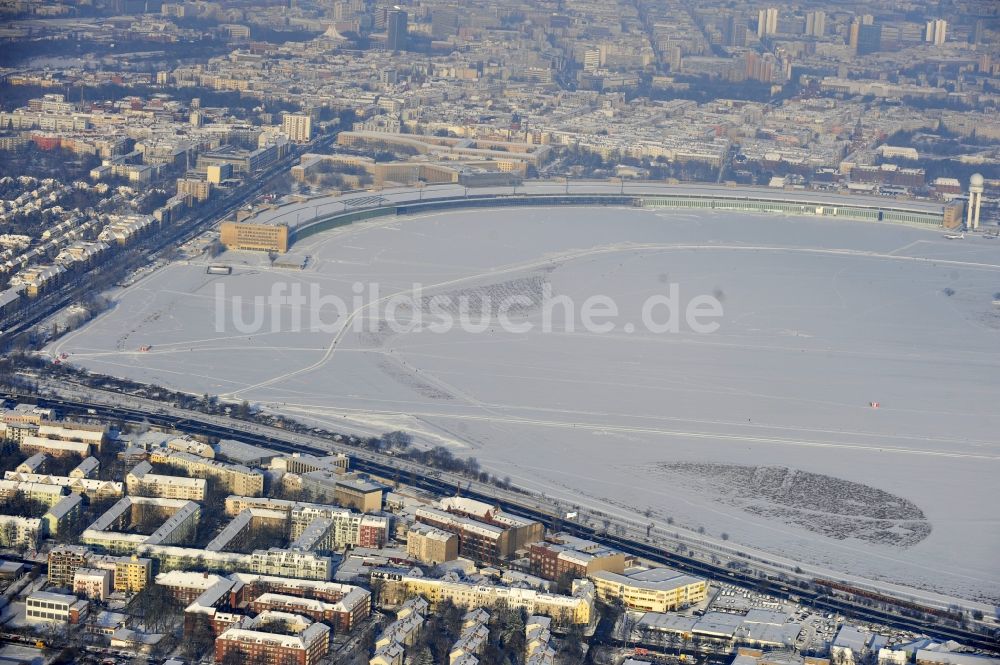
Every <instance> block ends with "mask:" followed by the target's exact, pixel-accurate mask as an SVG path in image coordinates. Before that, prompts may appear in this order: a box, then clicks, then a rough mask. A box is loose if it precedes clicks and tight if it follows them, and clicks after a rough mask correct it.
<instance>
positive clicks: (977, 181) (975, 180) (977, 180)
mask: <svg viewBox="0 0 1000 665" xmlns="http://www.w3.org/2000/svg"><path fill="white" fill-rule="evenodd" d="M969 184H970V185H972V186H973V187H982V186H983V176H982V174H981V173H973V174H972V177H971V178H969Z"/></svg>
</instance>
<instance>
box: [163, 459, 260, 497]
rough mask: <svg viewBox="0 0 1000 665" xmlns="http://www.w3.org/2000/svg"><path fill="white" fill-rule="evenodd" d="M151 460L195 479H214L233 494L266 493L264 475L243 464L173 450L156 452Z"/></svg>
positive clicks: (255, 494)
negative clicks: (175, 468)
mask: <svg viewBox="0 0 1000 665" xmlns="http://www.w3.org/2000/svg"><path fill="white" fill-rule="evenodd" d="M149 460H150V461H151V462H154V463H158V464H170V465H173V466H177V467H179V468H181V469H183V470H184V471H185V472H186V473H187V474H188V475H189V476H191V477H193V478H206V479H207V478H214V479H215V480H216V481H217V482H218V483H219V485H220V486H221V487H222V489H224V490H225V491H227V492H232V493H233V494H239V495H242V496H260V495H261V494H263V493H264V474H262V473H261V472H260V471H258V470H257V469H251V468H249V467H245V466H243V465H241V464H229V463H227V462H219V461H217V460H212V459H206V458H204V457H199V456H197V455H192V454H191V453H186V452H179V451H172V450H159V451H156V452H154V453H153V454H152V455H150V458H149Z"/></svg>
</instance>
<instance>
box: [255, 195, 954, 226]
mask: <svg viewBox="0 0 1000 665" xmlns="http://www.w3.org/2000/svg"><path fill="white" fill-rule="evenodd" d="M560 205H575V206H579V205H598V206H631V207H641V208H678V209H700V210H727V211H741V212H749V213H776V214H783V215H808V216H820V217H829V218H842V219H851V220H858V221H868V222H891V223H902V224H919V225H932V226H941V225H942V223H943V222H944V217H945V208H944V206H942V205H940V204H935V203H925V202H909V201H905V202H904V201H898V200H895V199H885V198H877V197H863V196H849V195H842V194H832V193H831V194H823V193H822V192H787V191H774V190H768V189H760V188H729V187H720V186H716V187H712V186H697V185H694V186H670V185H657V184H645V183H644V184H639V185H635V184H628V185H624V184H623V185H617V184H610V183H603V182H602V183H582V184H580V183H574V184H573V185H572V187H570V186H567V185H565V184H559V183H556V184H551V183H549V184H530V185H524V186H521V187H516V188H509V187H507V188H483V189H475V190H470V189H467V188H463V187H455V186H445V187H444V188H440V189H438V188H417V189H414V188H409V189H400V190H393V191H390V192H386V193H381V194H377V195H370V194H366V195H352V196H343V197H324V198H321V199H314V200H311V201H307V202H304V203H296V204H292V205H289V206H283V207H281V208H278V209H275V210H271V211H267V213H264V214H261V215H260V216H259V217H258V218H257V219H254V220H248V221H253V222H255V223H257V224H287V225H289V226H290V227H291V228H292V229H293V233H294V237H295V239H302V238H306V237H309V236H311V235H314V234H316V233H319V232H322V231H325V230H327V229H331V228H335V227H337V226H341V225H344V224H350V223H352V222H356V221H360V220H364V219H371V218H375V217H383V216H387V215H408V214H415V213H422V212H432V211H441V210H449V209H461V208H476V207H482V208H492V207H507V206H511V207H513V206H560Z"/></svg>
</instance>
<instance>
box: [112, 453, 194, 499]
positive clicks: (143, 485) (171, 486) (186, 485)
mask: <svg viewBox="0 0 1000 665" xmlns="http://www.w3.org/2000/svg"><path fill="white" fill-rule="evenodd" d="M152 470H153V465H152V464H150V463H149V462H140V463H139V464H137V465H136V466H135V468H133V469H132V470H131V471H129V473H128V475H126V476H125V487H126V488H127V489H128V493H129V494H137V495H141V496H154V497H162V498H165V499H187V500H190V501H203V500H204V499H205V486H206V484H207V483H206V481H205V479H204V478H186V477H184V476H167V475H160V474H155V473H152Z"/></svg>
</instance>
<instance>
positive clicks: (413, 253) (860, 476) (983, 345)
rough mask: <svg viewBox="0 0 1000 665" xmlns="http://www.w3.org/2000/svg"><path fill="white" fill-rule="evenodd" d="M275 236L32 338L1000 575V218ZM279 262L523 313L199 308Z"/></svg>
mask: <svg viewBox="0 0 1000 665" xmlns="http://www.w3.org/2000/svg"><path fill="white" fill-rule="evenodd" d="M293 252H295V253H296V254H299V255H308V256H309V257H310V260H309V263H308V266H307V268H306V269H305V270H304V271H300V270H289V269H281V268H272V267H270V266H268V265H267V261H266V259H264V260H262V259H261V257H256V256H248V255H245V254H227V255H225V256H223V257H221V258H220V259H219V262H224V263H230V264H233V265H234V271H233V274H232V275H229V276H212V275H208V274H206V272H205V266H204V265H194V264H192V265H184V264H174V265H170V266H168V267H166V268H164V269H162V270H160V271H158V272H156V273H154V274H153V275H151V276H149V277H148V278H145V279H144V280H141V281H140V282H139V283H137V284H136V285H134V286H133V287H131V288H129V289H127V290H126V291H125V292H124V293H123V294H122V295H121V297H120V300H119V302H118V304H117V306H116V307H115V308H114V309H113V310H111V311H110V312H108V313H107V314H105V315H103V316H102V317H100V318H99V319H97V320H96V321H94V322H93V323H91V324H90V325H88V326H86V327H85V328H83V329H82V330H80V331H77V332H75V333H72V334H70V335H68V336H66V337H65V338H64V339H62V340H60V341H59V342H57V343H56V344H55V345H53V348H51V349H50V351H51V352H54V353H59V352H67V353H70V354H71V356H70V359H71V362H73V363H75V364H79V365H82V366H84V367H87V368H90V369H92V370H95V371H98V372H105V373H109V374H117V375H122V376H127V377H130V378H134V379H138V380H143V381H150V382H155V383H159V384H162V385H166V386H170V387H173V388H178V389H182V390H188V391H191V392H193V393H199V394H200V393H204V392H209V393H218V394H222V395H224V396H227V397H229V398H233V399H248V400H251V401H253V402H260V403H267V404H270V405H272V406H273V407H274V408H277V409H280V410H283V411H285V412H287V413H289V414H291V415H294V416H299V417H302V418H312V419H314V420H317V421H322V422H325V423H329V424H331V425H332V426H333V427H334V428H336V427H338V426H339V427H342V428H350V429H351V430H352V431H355V430H358V429H360V430H362V431H371V432H375V433H378V432H384V431H389V430H393V429H407V430H410V431H412V432H414V433H415V434H416V435H417V436H418V437H419V438H421V439H424V440H427V441H431V442H435V443H442V442H443V443H445V444H447V445H451V446H454V447H455V448H456V451H455V452H456V454H458V455H462V456H465V455H474V456H476V457H477V458H478V459H479V461H480V463H481V464H483V466H484V467H486V468H487V469H488V470H490V471H492V472H494V473H495V474H496V475H498V476H501V477H502V476H510V478H511V479H512V480H513V481H514V482H515V483H517V484H520V485H523V486H526V487H531V488H534V489H539V490H542V491H545V492H547V493H548V494H549V495H550V496H565V497H570V496H572V497H577V498H576V501H577V502H579V503H581V504H583V503H589V504H591V505H596V504H597V503H599V502H604V501H608V502H612V503H614V504H615V505H618V506H629V507H635V508H636V509H637V510H638V511H640V512H641V511H644V510H645V509H646V508H647V507H649V508H652V509H653V511H654V512H655V513H656V515H657V516H658V517H660V518H665V517H667V516H671V517H673V518H674V519H675V520H676V521H677V523H679V524H683V525H687V526H690V527H693V528H696V527H698V526H704V527H705V529H706V532H707V533H708V534H710V535H716V536H718V535H719V534H721V533H723V532H725V533H727V534H729V536H730V538H731V541H734V542H739V543H745V544H747V545H750V546H754V547H758V548H761V549H764V550H769V551H772V552H774V553H776V554H781V555H784V556H787V557H790V558H795V559H798V560H803V561H806V562H810V563H813V564H818V565H823V566H826V567H829V568H832V569H835V570H838V571H843V572H845V573H853V574H856V575H862V576H865V577H870V578H875V579H883V580H887V581H894V582H899V583H903V584H908V585H914V586H919V587H923V588H928V589H936V590H939V591H942V592H946V593H949V594H953V595H964V596H966V597H970V598H990V599H996V598H1000V557H998V556H997V554H996V553H997V552H998V551H1000V483H998V482H997V480H996V479H997V477H998V472H1000V437H998V432H1000V409H998V405H1000V306H996V305H994V303H993V299H994V297H998V298H1000V296H995V295H994V294H996V293H997V292H1000V240H986V239H983V238H979V237H975V238H966V239H964V240H946V239H944V238H943V237H942V234H941V233H940V232H939V231H935V230H928V229H916V228H909V227H903V226H892V225H876V224H868V223H862V222H846V221H831V220H828V219H825V220H820V219H815V218H789V217H776V216H751V215H744V214H738V213H712V212H683V211H672V210H671V211H660V212H654V211H651V210H640V209H600V208H557V209H556V208H549V209H546V208H535V209H524V210H473V211H461V212H453V213H440V214H433V215H428V216H424V217H412V218H398V219H397V218H391V219H388V220H381V221H373V222H367V223H363V224H357V225H354V226H350V227H344V228H340V229H337V230H334V231H330V232H328V233H325V234H321V235H319V236H316V237H313V238H310V239H308V240H306V241H304V242H302V243H300V244H297V245H295V246H294V247H293ZM279 282H280V283H284V284H288V285H292V284H296V283H298V284H299V285H300V286H301V289H302V292H303V293H305V294H307V295H308V294H309V291H310V288H311V285H313V284H316V285H318V288H319V289H320V293H321V294H323V295H327V296H330V295H337V296H338V297H340V298H341V299H343V300H344V301H345V302H347V303H351V301H352V298H354V297H355V293H354V292H353V291H352V285H354V284H355V283H356V282H360V283H363V284H365V285H366V287H367V285H369V284H372V283H378V285H379V289H380V293H381V295H382V296H387V295H390V294H392V293H395V292H408V291H410V290H411V289H412V287H413V284H414V283H420V284H422V285H423V287H424V290H423V297H424V300H423V301H422V302H423V304H424V305H425V306H426V305H427V303H428V300H427V299H428V298H429V297H430V296H434V295H450V296H452V297H455V296H458V295H465V296H470V297H471V299H472V302H473V303H478V302H479V299H481V298H483V297H487V296H488V297H494V298H495V297H497V296H499V295H507V296H509V295H512V294H517V295H521V296H524V298H523V299H522V300H520V301H519V302H520V303H521V305H520V307H519V308H517V309H516V310H515V311H514V312H513V313H512V314H511V317H510V318H511V319H512V321H514V322H515V323H524V322H529V323H533V324H535V329H534V330H532V331H530V332H527V333H512V332H506V331H504V330H502V329H500V327H499V326H490V327H488V328H487V329H486V330H485V331H483V332H478V333H474V332H468V331H462V330H457V329H456V330H452V331H451V332H448V333H445V334H438V333H434V332H430V331H426V330H425V331H423V332H419V333H396V332H394V331H392V330H391V329H390V328H389V327H388V326H387V325H386V324H385V323H384V322H383V323H382V324H381V325H379V324H378V320H379V314H378V313H377V312H376V311H375V309H376V308H374V307H371V308H367V309H362V310H359V311H357V312H354V311H353V308H348V309H349V310H352V311H349V312H348V316H345V317H342V318H341V319H339V320H337V321H336V322H335V323H336V325H333V324H334V317H333V315H332V313H331V311H332V310H330V309H329V308H327V309H326V310H325V314H324V315H323V317H322V320H323V322H324V323H325V324H327V325H326V329H325V330H323V331H309V330H300V331H297V332H296V331H292V330H290V328H292V327H293V326H294V323H295V321H294V320H293V315H292V312H291V308H290V307H288V306H285V307H283V308H281V309H279V310H276V311H277V313H278V318H277V319H274V318H273V317H271V316H270V314H271V313H272V312H271V311H270V310H268V312H267V316H266V317H265V319H264V326H263V328H262V329H261V330H259V331H257V332H252V331H251V332H240V330H239V329H238V328H237V326H236V324H235V322H234V321H233V320H232V316H231V314H230V313H229V310H225V312H226V313H224V314H223V315H220V314H219V312H218V311H217V310H218V307H219V302H218V299H219V295H220V293H221V294H222V295H223V297H224V298H225V301H224V303H223V304H224V305H225V307H231V306H232V303H233V297H234V296H242V297H243V300H244V303H243V305H244V306H243V307H242V309H241V314H242V315H244V317H245V319H244V320H245V321H246V322H249V321H250V320H251V319H252V314H253V312H252V307H250V306H248V302H249V300H250V299H252V298H253V296H255V295H261V296H263V295H267V294H268V293H270V292H271V290H272V288H273V285H274V284H275V283H279ZM546 284H548V285H550V286H551V290H552V293H553V295H566V296H569V297H570V298H572V299H573V301H574V302H575V304H576V306H577V308H579V307H580V306H581V304H582V303H583V301H584V300H585V299H586V298H587V297H589V296H592V295H595V294H604V295H608V296H610V297H611V298H613V299H614V301H615V302H616V303H617V306H618V309H619V316H618V317H616V318H615V319H614V321H615V323H616V325H615V329H614V330H613V331H611V332H608V333H603V334H599V333H593V332H586V331H583V330H581V329H580V320H579V317H577V319H576V326H577V329H576V330H575V331H574V332H568V331H566V330H565V329H564V326H563V325H562V321H561V318H560V316H556V317H555V319H556V321H557V323H558V324H559V325H556V326H555V329H554V330H553V331H549V332H544V331H542V330H540V329H539V328H540V326H539V325H538V324H540V323H541V321H542V317H543V312H542V307H541V306H540V305H539V302H540V293H541V290H542V289H543V287H544V286H545V285H546ZM671 284H676V285H677V288H678V289H679V292H680V300H681V301H682V304H683V303H686V302H687V301H688V300H690V299H691V298H693V297H695V296H698V295H703V294H704V295H711V296H713V297H716V298H718V299H719V300H720V301H721V303H722V306H723V308H724V315H723V316H722V318H721V319H720V320H719V323H720V324H721V327H720V328H719V330H718V331H717V332H715V333H713V334H697V333H694V332H692V331H691V330H690V329H689V328H688V327H686V326H685V325H683V324H682V325H681V330H680V332H678V333H671V332H667V333H654V332H651V331H649V330H647V329H646V328H645V327H644V326H643V325H642V323H641V320H640V316H639V312H640V310H641V305H642V303H643V302H644V301H645V300H646V299H647V298H649V297H650V296H652V295H653V294H656V293H665V292H667V289H668V288H669V285H671ZM321 304H322V303H317V302H316V301H315V300H314V299H310V303H309V305H308V306H307V308H308V307H310V306H311V307H314V308H315V307H317V306H318V305H321ZM477 308H478V304H474V310H473V311H477ZM556 311H557V312H560V311H561V310H558V309H557V310H556ZM352 316H353V317H354V318H351V317H352ZM659 316H662V312H661V314H660V315H658V318H659ZM309 318H310V315H309V312H308V311H306V312H305V313H304V315H303V321H302V326H304V327H308V323H309ZM474 318H475V317H474ZM355 321H361V322H365V323H366V325H365V326H364V327H365V330H364V331H362V332H355V331H354V330H353V326H354V325H355ZM627 323H631V324H632V325H633V326H634V330H633V332H627V327H626V325H625V324H627ZM272 324H275V325H273V326H272ZM345 325H346V326H347V327H348V329H346V330H343V331H342V332H336V331H333V330H331V329H332V328H335V327H340V326H345ZM272 328H273V329H272ZM140 345H151V347H152V348H151V350H150V351H148V352H144V353H143V352H139V351H138V349H139V347H140ZM873 401H874V402H878V403H879V406H880V408H878V409H874V408H871V406H870V403H871V402H873Z"/></svg>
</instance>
